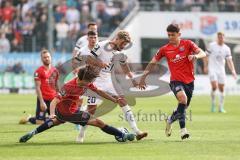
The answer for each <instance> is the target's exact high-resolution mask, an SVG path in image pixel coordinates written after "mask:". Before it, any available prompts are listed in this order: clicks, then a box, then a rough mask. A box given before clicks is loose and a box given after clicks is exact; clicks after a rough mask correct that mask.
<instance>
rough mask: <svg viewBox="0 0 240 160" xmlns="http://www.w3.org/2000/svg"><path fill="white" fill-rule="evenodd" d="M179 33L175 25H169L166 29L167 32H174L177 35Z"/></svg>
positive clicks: (178, 28) (177, 26)
mask: <svg viewBox="0 0 240 160" xmlns="http://www.w3.org/2000/svg"><path fill="white" fill-rule="evenodd" d="M179 31H180V27H179V25H178V24H176V23H172V24H169V25H168V27H167V32H176V33H178V32H179Z"/></svg>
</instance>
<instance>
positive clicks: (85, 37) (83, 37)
mask: <svg viewBox="0 0 240 160" xmlns="http://www.w3.org/2000/svg"><path fill="white" fill-rule="evenodd" d="M86 39H87V35H84V36H82V37H79V38H78V40H77V42H81V41H84V40H86Z"/></svg>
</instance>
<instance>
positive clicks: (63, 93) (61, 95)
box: [56, 85, 67, 100]
mask: <svg viewBox="0 0 240 160" xmlns="http://www.w3.org/2000/svg"><path fill="white" fill-rule="evenodd" d="M66 96H67V88H66V86H65V85H64V86H63V87H62V88H61V89H60V90H59V92H58V93H57V95H56V98H58V99H60V100H61V99H62V98H64V97H66Z"/></svg>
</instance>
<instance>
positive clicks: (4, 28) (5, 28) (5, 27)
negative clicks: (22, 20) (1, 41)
mask: <svg viewBox="0 0 240 160" xmlns="http://www.w3.org/2000/svg"><path fill="white" fill-rule="evenodd" d="M0 30H1V32H3V33H5V36H6V38H7V39H8V40H10V41H11V40H12V39H13V32H12V24H11V23H10V22H9V21H8V20H5V21H4V23H3V24H2V25H1V28H0Z"/></svg>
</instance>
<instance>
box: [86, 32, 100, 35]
mask: <svg viewBox="0 0 240 160" xmlns="http://www.w3.org/2000/svg"><path fill="white" fill-rule="evenodd" d="M87 35H88V36H96V35H98V34H97V32H94V31H88V33H87Z"/></svg>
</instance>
